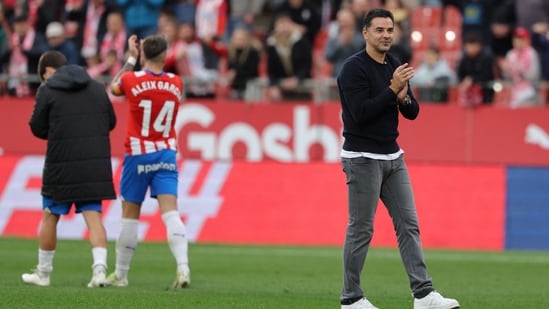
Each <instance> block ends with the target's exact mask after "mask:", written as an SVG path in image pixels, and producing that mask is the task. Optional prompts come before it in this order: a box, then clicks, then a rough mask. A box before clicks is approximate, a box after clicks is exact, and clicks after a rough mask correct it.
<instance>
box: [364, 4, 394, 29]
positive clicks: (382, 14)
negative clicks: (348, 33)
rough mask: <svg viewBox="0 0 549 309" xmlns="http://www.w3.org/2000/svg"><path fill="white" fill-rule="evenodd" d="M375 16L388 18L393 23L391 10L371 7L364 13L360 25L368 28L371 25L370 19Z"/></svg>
mask: <svg viewBox="0 0 549 309" xmlns="http://www.w3.org/2000/svg"><path fill="white" fill-rule="evenodd" d="M376 17H381V18H390V19H391V21H392V22H393V24H394V23H395V17H394V16H393V13H391V11H388V10H385V9H373V10H370V11H369V12H368V13H366V15H364V18H363V19H362V27H363V28H364V29H366V28H369V27H370V26H371V25H372V19H374V18H376Z"/></svg>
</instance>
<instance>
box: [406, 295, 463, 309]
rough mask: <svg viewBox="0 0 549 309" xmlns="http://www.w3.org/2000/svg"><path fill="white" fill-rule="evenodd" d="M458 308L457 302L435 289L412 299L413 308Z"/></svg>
mask: <svg viewBox="0 0 549 309" xmlns="http://www.w3.org/2000/svg"><path fill="white" fill-rule="evenodd" d="M454 308H459V302H458V301H457V300H455V299H453V298H445V297H443V296H442V295H440V293H439V292H437V291H432V292H431V293H429V294H427V296H425V297H423V298H420V299H417V298H415V299H414V309H454Z"/></svg>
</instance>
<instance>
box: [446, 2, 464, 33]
mask: <svg viewBox="0 0 549 309" xmlns="http://www.w3.org/2000/svg"><path fill="white" fill-rule="evenodd" d="M442 21H443V24H444V26H445V27H450V28H457V29H460V28H461V24H462V22H463V17H462V16H461V12H460V11H459V9H458V8H456V7H455V6H453V5H447V6H446V7H445V8H444V12H443V17H442Z"/></svg>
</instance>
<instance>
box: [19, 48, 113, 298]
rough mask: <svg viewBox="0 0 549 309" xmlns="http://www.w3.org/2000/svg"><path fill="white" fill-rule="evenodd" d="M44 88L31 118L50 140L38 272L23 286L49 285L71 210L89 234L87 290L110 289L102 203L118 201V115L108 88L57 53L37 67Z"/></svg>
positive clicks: (25, 278) (37, 132)
mask: <svg viewBox="0 0 549 309" xmlns="http://www.w3.org/2000/svg"><path fill="white" fill-rule="evenodd" d="M38 74H39V77H40V80H41V81H42V84H41V85H40V87H39V88H38V92H37V94H36V103H35V105H34V109H33V112H32V116H31V118H30V122H29V124H30V128H31V131H32V133H33V134H34V135H35V136H36V137H38V138H40V139H44V140H47V150H46V157H45V163H44V170H43V175H42V197H43V203H42V204H43V210H44V212H43V218H42V223H41V228H40V235H39V251H38V266H37V267H36V270H35V271H34V272H32V273H26V274H23V275H22V279H23V282H25V283H27V284H34V285H39V286H49V285H50V274H51V272H52V270H53V266H52V263H53V257H54V254H55V248H56V244H57V234H56V229H57V223H58V222H59V218H60V216H61V215H65V214H68V213H69V211H70V209H71V207H72V205H73V204H74V205H75V210H76V213H82V215H83V216H84V219H85V221H86V224H87V227H88V230H89V235H90V237H89V239H90V243H91V247H92V255H93V265H92V269H93V276H92V280H91V281H90V282H89V284H88V287H102V286H104V285H105V280H106V278H105V277H106V269H107V239H106V232H105V228H104V226H103V223H102V221H101V201H102V200H105V199H115V198H116V193H115V190H114V184H113V178H112V166H111V144H110V136H109V134H110V131H111V130H113V129H114V127H115V125H116V115H115V113H114V109H113V106H112V104H111V101H110V99H109V97H108V95H107V93H106V91H105V87H104V86H103V84H101V83H99V82H97V81H95V80H93V79H91V77H90V76H89V75H88V73H87V72H86V71H85V69H84V68H82V67H79V66H77V65H68V64H67V59H66V58H65V56H63V54H61V53H60V52H57V51H48V52H46V53H44V54H43V55H42V56H41V58H40V61H39V64H38Z"/></svg>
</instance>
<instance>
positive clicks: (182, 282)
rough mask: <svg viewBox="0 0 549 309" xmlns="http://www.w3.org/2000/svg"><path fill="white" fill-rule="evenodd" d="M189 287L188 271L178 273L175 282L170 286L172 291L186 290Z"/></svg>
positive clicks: (189, 276) (189, 275)
mask: <svg viewBox="0 0 549 309" xmlns="http://www.w3.org/2000/svg"><path fill="white" fill-rule="evenodd" d="M190 285H191V273H190V271H182V272H178V273H177V276H176V277H175V281H174V282H173V284H172V289H179V288H188V287H189V286H190Z"/></svg>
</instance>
